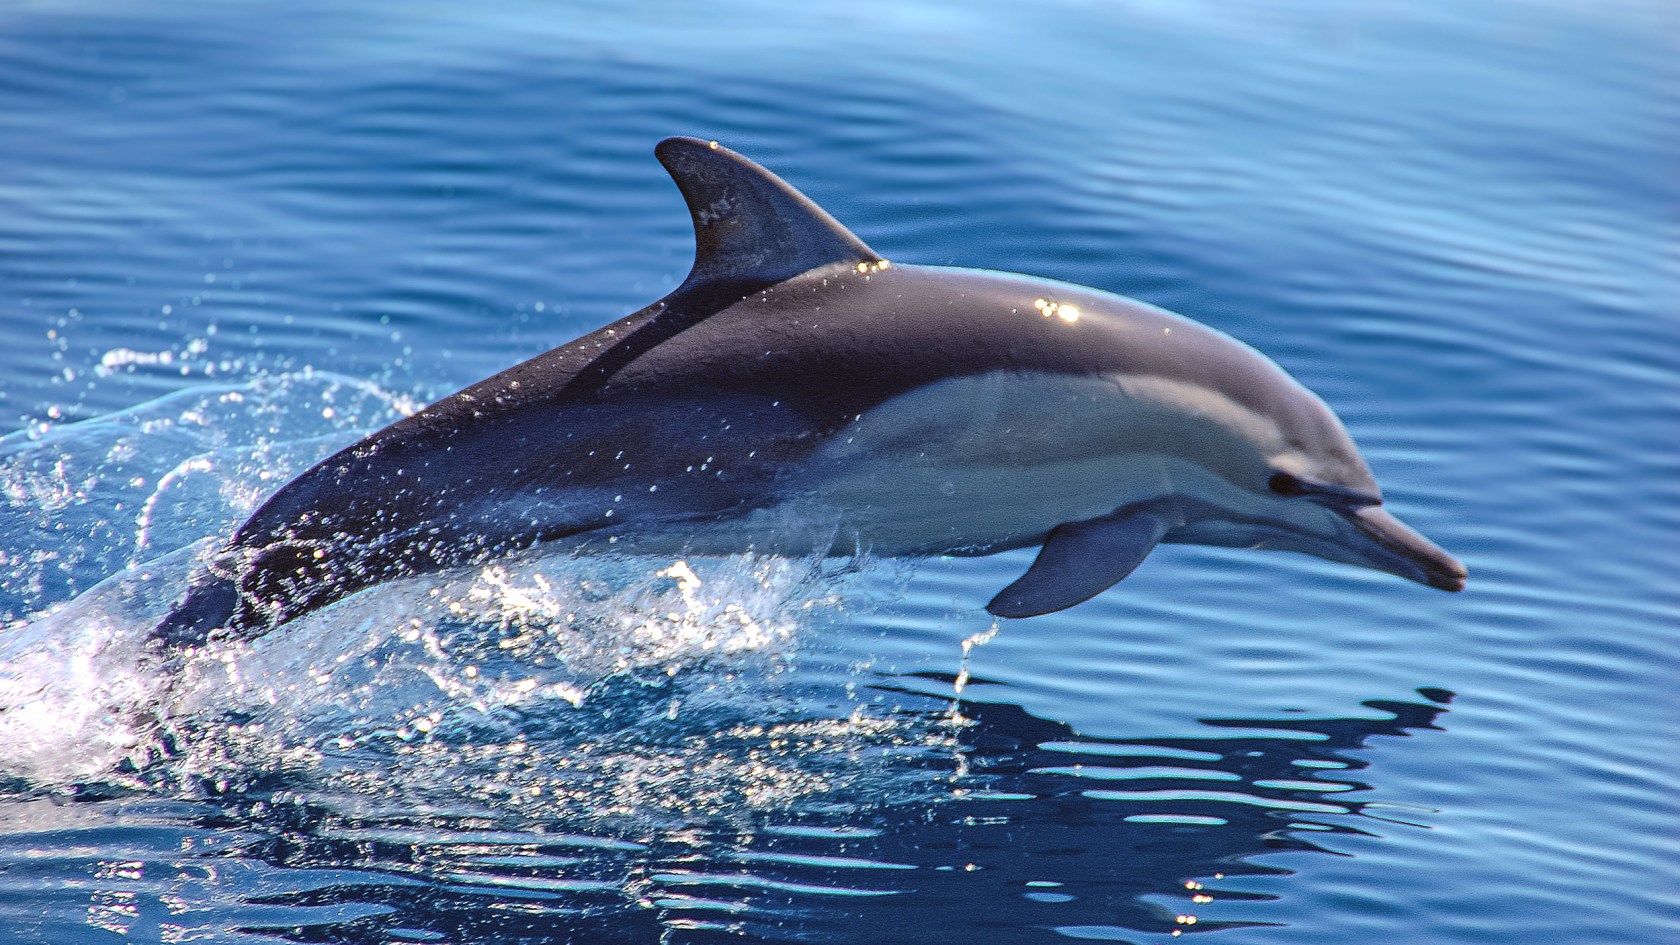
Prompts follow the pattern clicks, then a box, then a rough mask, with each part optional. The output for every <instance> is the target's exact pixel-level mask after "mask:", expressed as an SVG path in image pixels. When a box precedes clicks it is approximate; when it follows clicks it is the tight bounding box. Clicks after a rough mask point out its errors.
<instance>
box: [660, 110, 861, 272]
mask: <svg viewBox="0 0 1680 945" xmlns="http://www.w3.org/2000/svg"><path fill="white" fill-rule="evenodd" d="M653 153H654V155H655V156H656V157H658V158H659V163H661V164H663V165H665V170H667V171H669V172H670V174H671V178H672V179H673V180H675V181H676V182H677V188H678V189H679V190H681V191H682V195H683V199H684V200H686V201H688V211H689V213H690V214H691V215H692V216H693V218H694V269H693V270H692V271H691V272H690V273H689V274H688V278H687V279H686V280H685V281H684V282H683V285H684V286H685V287H694V286H697V285H699V284H701V283H708V282H711V283H742V282H749V283H758V284H769V283H775V282H780V281H782V280H783V279H791V278H792V277H794V276H797V275H799V274H800V273H802V272H807V271H809V270H812V269H816V268H818V267H820V266H827V265H831V264H833V263H850V264H856V263H866V262H868V263H872V262H879V261H880V259H881V257H880V256H879V255H878V254H877V253H876V252H875V251H874V250H872V249H870V248H869V247H868V246H866V245H864V242H863V240H860V239H858V238H857V237H856V236H854V235H852V232H851V231H850V230H848V229H846V228H845V227H843V226H841V225H840V223H839V222H838V221H836V220H835V219H834V218H833V217H831V216H829V215H828V213H827V212H826V211H824V210H823V208H821V207H819V206H817V205H816V204H815V203H812V202H811V199H810V198H809V197H806V196H805V195H804V194H802V193H800V192H799V191H797V190H794V189H793V188H792V187H790V186H788V184H787V183H786V182H785V181H783V180H782V179H781V178H779V177H777V176H776V175H774V174H772V173H770V172H769V171H767V170H765V169H764V168H762V167H760V166H758V165H757V164H754V163H753V162H752V161H749V160H747V159H746V158H744V157H742V156H741V155H739V154H736V153H735V152H734V151H731V150H729V149H728V148H725V147H722V146H721V145H719V144H718V143H717V142H716V141H710V142H708V141H701V140H700V139H698V138H666V139H665V140H664V141H661V142H659V145H658V146H657V147H655V148H654V149H653Z"/></svg>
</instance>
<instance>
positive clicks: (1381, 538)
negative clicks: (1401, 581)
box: [1352, 505, 1470, 593]
mask: <svg viewBox="0 0 1680 945" xmlns="http://www.w3.org/2000/svg"><path fill="white" fill-rule="evenodd" d="M1352 519H1353V524H1354V525H1355V526H1356V527H1357V529H1358V531H1359V532H1361V533H1362V535H1363V540H1362V543H1363V544H1365V548H1366V554H1367V555H1368V556H1369V562H1368V566H1369V567H1373V568H1376V569H1377V570H1379V571H1387V572H1389V573H1390V574H1396V575H1399V576H1401V577H1404V578H1408V579H1410V580H1413V581H1416V582H1417V583H1419V584H1426V585H1428V586H1430V587H1436V588H1440V589H1441V590H1443V591H1453V592H1455V593H1456V592H1458V591H1462V590H1464V586H1465V583H1466V581H1467V580H1468V578H1469V576H1470V570H1469V569H1468V568H1466V567H1465V566H1464V562H1462V561H1460V560H1458V559H1457V558H1455V557H1453V556H1452V555H1450V554H1448V553H1447V552H1446V551H1445V550H1444V549H1442V548H1441V547H1440V546H1439V545H1437V544H1435V543H1434V542H1432V541H1430V540H1429V539H1427V538H1425V537H1423V536H1422V535H1419V534H1418V533H1417V532H1415V531H1413V530H1412V529H1411V528H1410V527H1408V526H1407V525H1405V524H1404V523H1403V522H1401V521H1400V520H1399V519H1397V518H1395V517H1394V516H1393V515H1391V514H1389V512H1388V511H1387V510H1386V509H1384V508H1383V507H1382V506H1379V505H1372V506H1367V507H1365V508H1362V509H1360V510H1359V511H1357V512H1355V513H1354V514H1353V516H1352Z"/></svg>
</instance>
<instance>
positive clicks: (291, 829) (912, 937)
mask: <svg viewBox="0 0 1680 945" xmlns="http://www.w3.org/2000/svg"><path fill="white" fill-rule="evenodd" d="M919 682H920V681H919V680H913V679H908V678H900V679H897V680H887V681H884V682H883V683H882V686H883V688H887V689H890V690H895V691H898V692H901V693H912V692H913V689H914V688H915V687H916V685H917V684H918V683H919ZM901 686H908V687H910V688H900V687H901ZM981 688H987V687H984V686H982V687H981ZM1420 693H1421V695H1422V696H1423V699H1422V700H1420V701H1416V702H1412V701H1391V700H1370V701H1367V702H1365V703H1364V706H1365V707H1367V708H1368V709H1371V710H1373V711H1374V712H1375V713H1378V714H1376V715H1372V716H1367V717H1348V718H1328V719H1327V718H1283V719H1277V718H1274V719H1204V720H1202V724H1204V725H1206V726H1208V727H1209V728H1210V729H1213V730H1215V731H1216V732H1219V733H1221V734H1210V735H1208V736H1206V737H1180V738H1143V739H1136V740H1128V741H1123V742H1121V741H1109V740H1102V739H1092V738H1086V737H1083V736H1081V735H1079V734H1078V733H1077V732H1075V731H1074V730H1073V729H1072V728H1071V727H1070V726H1068V725H1067V724H1065V723H1062V722H1058V721H1055V720H1051V719H1045V718H1040V717H1038V716H1035V715H1033V714H1031V713H1029V712H1027V711H1026V710H1025V709H1023V708H1021V707H1020V706H1018V705H1014V704H1011V703H1008V702H1003V701H995V702H988V701H971V700H964V701H963V702H962V703H961V704H960V717H958V718H960V720H961V721H957V722H946V721H945V719H946V718H949V717H951V716H949V713H950V708H949V707H948V706H949V704H948V703H947V707H944V708H924V709H917V710H904V711H908V712H917V713H921V714H923V715H924V718H923V719H922V720H921V721H923V722H925V723H927V724H929V725H930V726H936V727H938V726H942V727H944V728H946V729H948V730H950V731H951V732H952V733H953V735H954V738H953V741H952V743H951V744H950V745H948V746H942V749H949V750H938V751H931V752H924V753H920V754H914V755H912V756H910V758H911V760H910V761H909V764H910V765H911V766H915V767H920V768H923V769H925V773H926V774H927V775H928V776H929V778H928V780H926V781H924V782H922V783H925V784H935V785H938V786H939V788H940V790H938V791H936V792H933V793H930V794H923V795H921V796H917V797H914V798H909V799H900V800H894V799H893V798H892V797H883V796H874V797H870V798H868V799H867V800H862V801H859V802H857V803H847V802H845V799H844V798H843V797H835V796H833V795H830V796H828V797H826V798H824V803H820V804H814V805H807V806H803V807H800V806H796V807H795V808H794V809H791V810H781V811H776V812H772V813H765V812H755V813H752V814H750V815H749V816H748V817H747V818H746V819H745V820H742V819H740V818H723V820H726V821H727V822H714V821H708V820H705V819H702V820H700V821H698V822H696V821H695V820H691V819H688V818H682V817H678V818H676V822H673V823H670V824H666V825H660V826H658V827H655V828H654V829H651V830H650V829H643V830H641V831H640V832H639V833H638V835H636V836H635V839H634V840H633V841H631V840H628V839H623V838H617V839H608V838H605V837H601V836H578V835H570V836H567V835H556V834H553V833H548V834H544V833H542V832H540V831H539V832H531V831H530V830H529V824H527V825H526V827H527V829H526V830H525V831H519V830H502V831H499V832H498V830H497V829H496V828H497V827H499V826H508V824H505V823H504V824H497V823H494V822H493V821H491V820H487V819H485V818H482V817H472V816H442V817H439V816H435V815H434V816H432V817H430V818H425V819H413V818H406V817H405V818H398V819H397V820H390V819H385V818H381V817H378V816H374V817H368V818H360V817H356V816H353V815H346V814H345V812H344V811H343V809H336V810H330V811H329V810H328V809H327V808H326V807H323V806H317V805H314V804H311V803H308V802H301V803H289V804H269V805H267V812H266V813H263V814H262V815H261V816H257V817H255V818H253V817H252V806H251V805H252V804H253V801H252V800H251V798H252V797H253V796H257V795H252V794H247V795H246V796H245V797H244V798H243V799H242V800H239V801H236V802H235V803H234V804H233V808H232V809H229V810H228V811H227V812H226V814H224V815H223V816H231V817H232V819H233V820H235V821H237V822H241V823H242V824H244V825H245V826H246V827H247V829H249V827H250V826H252V822H253V820H254V821H255V822H258V823H262V824H263V825H264V826H263V828H262V829H263V833H265V834H266V835H267V837H268V839H266V840H264V841H262V842H260V843H258V844H255V845H252V846H249V847H247V848H246V849H245V850H244V851H243V854H244V856H245V857H248V858H253V859H255V860H259V861H262V862H264V863H266V865H267V867H269V868H274V867H278V868H280V869H282V870H287V871H289V870H292V869H302V870H307V871H320V870H330V871H334V874H333V875H339V876H348V875H351V874H352V872H353V873H354V874H356V875H357V876H358V878H357V879H356V880H355V881H354V882H327V883H322V884H308V885H309V888H307V889H302V890H293V891H283V892H282V891H276V892H275V893H274V894H269V895H262V894H257V895H249V896H248V897H247V899H246V901H247V902H248V903H249V904H250V905H252V906H262V907H264V908H274V909H278V910H279V911H280V914H282V915H291V914H294V913H295V911H296V910H299V909H301V910H305V911H315V910H320V909H323V908H326V909H333V908H337V909H351V910H353V911H354V910H362V911H360V912H358V913H357V914H356V917H355V918H354V919H353V920H350V921H347V922H342V923H341V922H327V923H325V924H312V925H306V926H294V927H291V928H283V927H280V925H271V924H267V923H263V922H255V923H249V924H247V923H244V922H235V923H234V924H235V925H236V926H241V925H243V926H244V927H245V928H246V929H247V930H248V931H251V932H259V933H266V934H267V935H277V936H279V937H281V938H285V939H290V940H294V941H304V942H346V941H348V942H364V941H381V942H383V941H398V940H411V939H414V938H419V939H424V940H433V939H434V938H435V940H441V941H450V942H486V943H488V942H502V941H525V940H531V941H573V942H591V943H595V942H601V943H613V942H624V943H631V942H636V943H642V942H655V941H659V942H711V941H719V942H722V941H742V940H743V939H744V940H749V941H751V940H765V941H823V942H871V943H875V942H907V943H908V942H926V941H951V940H974V941H985V942H988V943H1013V942H1041V941H1044V940H1045V939H1046V937H1047V936H1048V937H1055V936H1056V933H1055V932H1052V931H1051V930H1052V929H1057V930H1061V931H1062V932H1063V933H1065V934H1069V935H1072V936H1074V937H1077V938H1085V939H1098V940H1112V941H1131V940H1133V936H1137V935H1144V936H1148V937H1151V938H1154V937H1157V936H1162V935H1169V934H1174V933H1188V932H1200V931H1213V930H1217V929H1221V928H1230V927H1233V926H1240V925H1254V924H1271V923H1273V922H1275V921H1277V919H1276V917H1275V916H1273V915H1268V910H1266V909H1265V907H1264V906H1263V905H1258V903H1259V902H1262V901H1264V900H1269V899H1274V898H1277V897H1276V896H1274V895H1271V894H1269V893H1257V892H1253V891H1244V890H1243V889H1241V886H1242V881H1241V877H1244V876H1283V875H1288V874H1289V873H1290V872H1291V871H1290V870H1288V869H1285V868H1283V867H1280V866H1276V865H1270V864H1267V863H1265V862H1261V861H1257V860H1256V857H1258V856H1259V855H1261V854H1266V853H1272V852H1279V851H1325V852H1330V851H1328V850H1326V848H1325V847H1322V846H1320V845H1319V844H1317V843H1315V842H1314V841H1313V839H1312V837H1313V836H1314V835H1315V834H1350V833H1351V834H1362V833H1367V831H1365V830H1364V829H1363V828H1362V827H1361V826H1360V822H1361V820H1363V819H1367V818H1371V819H1382V820H1392V819H1395V818H1393V817H1392V816H1385V815H1384V814H1383V813H1382V812H1381V805H1380V804H1378V803H1377V802H1374V801H1371V800H1362V799H1355V797H1354V796H1355V795H1358V794H1360V793H1361V792H1364V791H1367V790H1369V787H1368V785H1366V784H1365V783H1363V782H1362V781H1360V780H1358V779H1357V778H1356V777H1355V775H1356V773H1357V772H1359V771H1361V770H1363V769H1365V768H1366V767H1367V766H1368V764H1369V762H1367V761H1365V760H1363V759H1361V758H1359V757H1358V756H1357V755H1356V754H1355V753H1356V752H1358V751H1359V750H1360V749H1361V748H1363V747H1365V746H1366V745H1367V743H1368V742H1369V741H1370V740H1371V739H1372V738H1374V737H1376V736H1379V735H1389V736H1404V735H1409V734H1411V733H1412V732H1415V731H1419V730H1425V729H1437V728H1438V726H1437V725H1436V724H1435V723H1436V720H1437V718H1438V716H1439V715H1440V714H1441V713H1442V712H1444V711H1446V710H1445V704H1446V702H1447V701H1448V700H1450V699H1451V698H1452V694H1451V693H1448V692H1445V691H1442V690H1430V689H1425V690H1420ZM930 730H931V729H930ZM1224 732H1231V733H1232V734H1222V733H1224ZM900 762H901V763H902V762H903V759H900ZM254 803H255V804H256V809H257V810H259V811H260V810H261V809H262V808H263V807H264V803H263V802H261V801H257V802H254ZM422 823H423V824H425V826H424V827H422V826H421V825H422ZM644 828H645V825H644ZM337 871H351V872H343V873H340V872H337ZM399 876H400V877H401V881H400V882H394V883H393V882H387V881H386V880H388V879H391V878H393V877H399ZM382 877H383V878H382ZM1227 887H1229V888H1227ZM1209 903H1213V905H1210V904H1209ZM1239 903H1240V905H1239ZM375 909H377V911H373V910H375ZM1198 913H1202V914H1200V915H1198ZM282 924H284V923H282Z"/></svg>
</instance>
